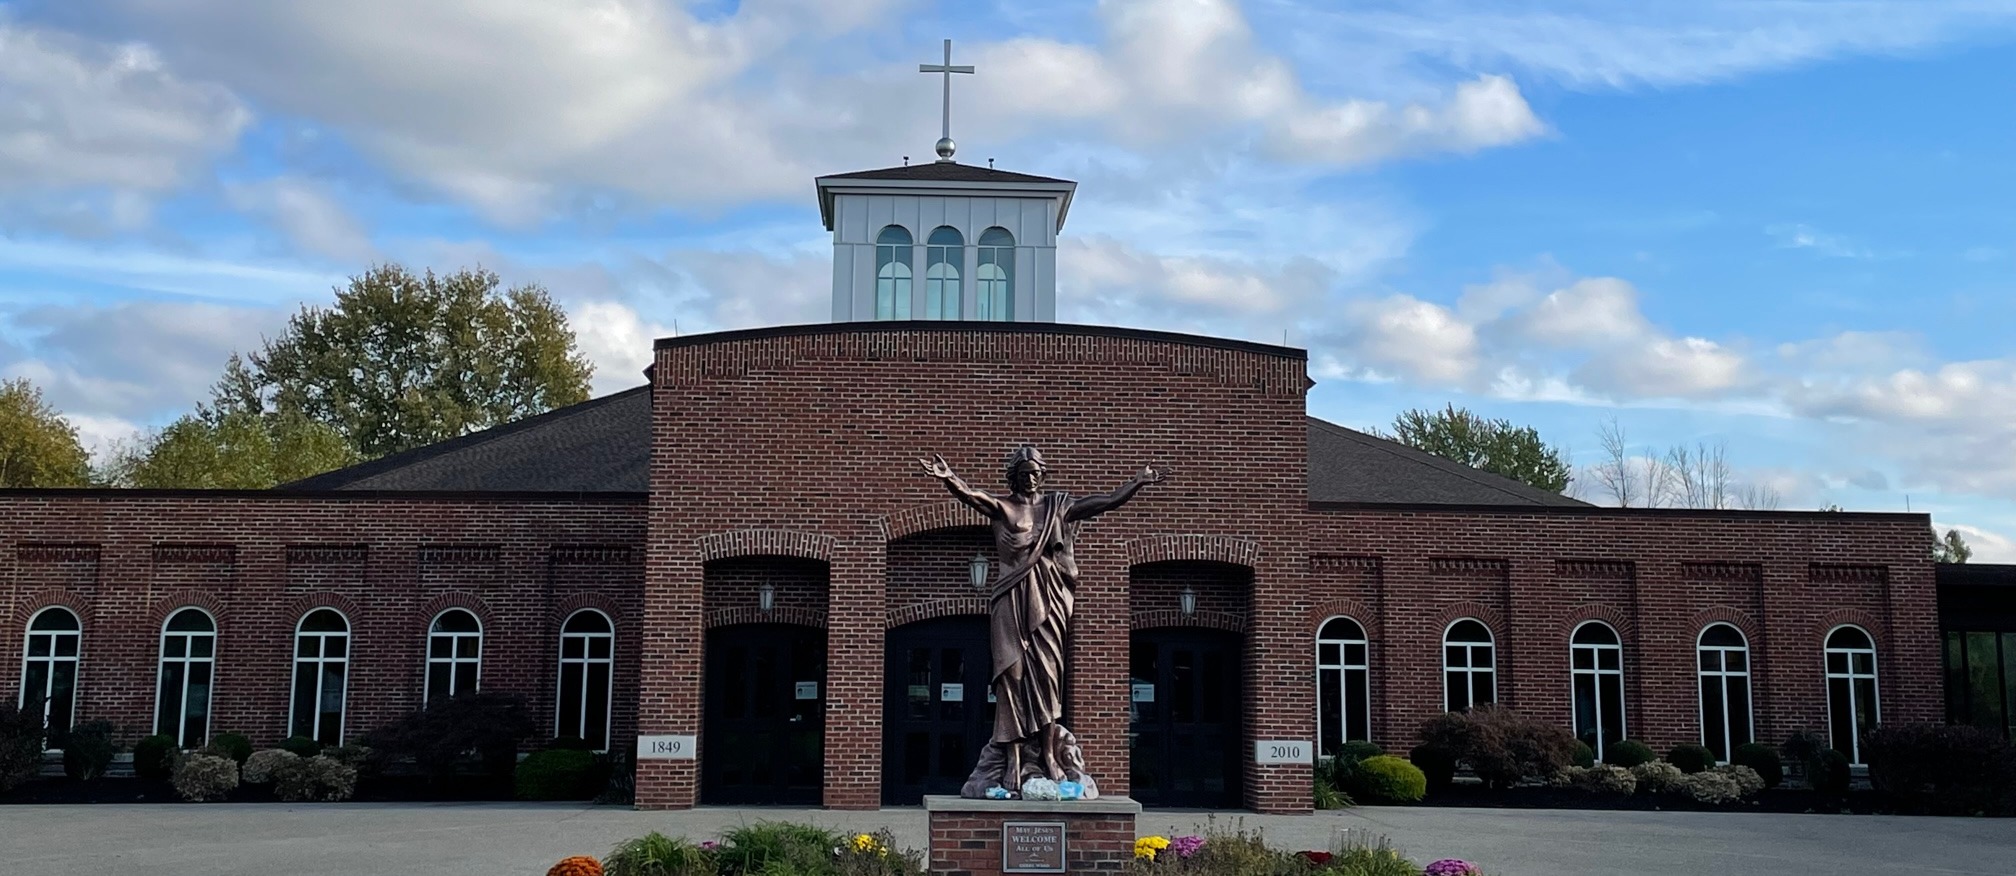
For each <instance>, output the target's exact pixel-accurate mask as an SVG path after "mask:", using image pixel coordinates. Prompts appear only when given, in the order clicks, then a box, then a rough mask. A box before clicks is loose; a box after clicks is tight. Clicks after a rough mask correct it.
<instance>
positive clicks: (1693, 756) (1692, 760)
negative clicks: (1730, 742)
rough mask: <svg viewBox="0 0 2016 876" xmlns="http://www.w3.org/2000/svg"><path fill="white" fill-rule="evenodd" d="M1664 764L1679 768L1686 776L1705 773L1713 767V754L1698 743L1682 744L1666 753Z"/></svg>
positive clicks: (1706, 747)
mask: <svg viewBox="0 0 2016 876" xmlns="http://www.w3.org/2000/svg"><path fill="white" fill-rule="evenodd" d="M1666 762H1667V763H1670V764H1672V765H1674V766H1676V767H1679V768H1680V771H1681V772H1683V773H1686V774H1688V775H1690V776H1691V775H1693V774H1695V773H1699V772H1705V771H1707V769H1708V768H1709V767H1712V766H1714V765H1715V752H1712V751H1709V750H1708V746H1706V745H1702V744H1700V743H1698V742H1683V743H1680V744H1679V745H1675V746H1673V750H1672V751H1669V752H1666Z"/></svg>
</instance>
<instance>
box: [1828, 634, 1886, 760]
mask: <svg viewBox="0 0 2016 876" xmlns="http://www.w3.org/2000/svg"><path fill="white" fill-rule="evenodd" d="M1826 649H1827V726H1828V728H1829V729H1830V730H1832V732H1831V733H1830V734H1829V735H1830V736H1831V737H1832V738H1833V746H1834V750H1835V751H1839V752H1841V753H1842V754H1845V755H1848V762H1849V763H1851V764H1857V765H1860V764H1861V763H1862V734H1863V733H1866V732H1868V731H1869V728H1871V727H1874V726H1876V721H1877V716H1878V712H1877V708H1876V706H1877V700H1876V641H1875V640H1874V639H1871V638H1869V633H1868V631H1866V630H1864V629H1862V628H1861V627H1837V628H1835V630H1834V632H1831V633H1828V634H1827V643H1826Z"/></svg>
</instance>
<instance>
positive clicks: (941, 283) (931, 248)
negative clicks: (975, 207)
mask: <svg viewBox="0 0 2016 876" xmlns="http://www.w3.org/2000/svg"><path fill="white" fill-rule="evenodd" d="M965 244H966V238H964V237H962V236H960V234H959V229H957V228H953V227H952V226H950V225H940V226H938V227H937V228H936V229H934V230H932V232H931V239H930V240H927V241H925V247H924V265H925V267H924V318H925V319H958V318H959V303H960V302H959V295H960V287H959V267H960V266H961V265H964V264H965V263H966V248H965Z"/></svg>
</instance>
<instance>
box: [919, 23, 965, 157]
mask: <svg viewBox="0 0 2016 876" xmlns="http://www.w3.org/2000/svg"><path fill="white" fill-rule="evenodd" d="M917 72H919V73H943V74H945V117H944V123H943V124H942V125H941V126H940V127H939V129H938V160H939V161H945V162H950V161H951V160H952V149H953V145H952V74H954V73H971V72H973V67H972V66H971V65H962V66H958V67H954V66H952V41H951V40H946V41H945V63H943V64H919V65H917Z"/></svg>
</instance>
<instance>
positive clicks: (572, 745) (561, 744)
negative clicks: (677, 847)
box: [542, 736, 684, 842]
mask: <svg viewBox="0 0 2016 876" xmlns="http://www.w3.org/2000/svg"><path fill="white" fill-rule="evenodd" d="M542 747H544V748H547V749H558V750H565V751H594V750H595V746H593V745H590V744H588V740H586V739H582V738H581V737H579V736H555V737H553V738H552V739H550V740H547V742H546V744H545V745H544V746H542ZM653 835H654V836H655V835H656V834H653ZM677 842H684V840H678V841H677Z"/></svg>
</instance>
